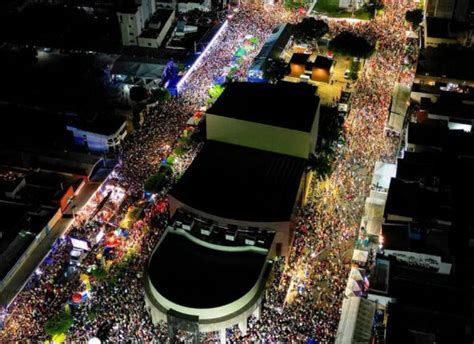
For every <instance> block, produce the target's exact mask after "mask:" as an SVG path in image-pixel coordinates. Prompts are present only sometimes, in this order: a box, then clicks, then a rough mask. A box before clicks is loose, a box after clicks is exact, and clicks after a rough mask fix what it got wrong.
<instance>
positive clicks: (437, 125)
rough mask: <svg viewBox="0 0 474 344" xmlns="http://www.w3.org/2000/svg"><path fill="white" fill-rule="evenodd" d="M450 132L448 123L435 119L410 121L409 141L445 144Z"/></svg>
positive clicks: (434, 144)
mask: <svg viewBox="0 0 474 344" xmlns="http://www.w3.org/2000/svg"><path fill="white" fill-rule="evenodd" d="M447 132H448V127H447V125H446V123H443V122H440V121H433V122H429V123H412V122H411V123H410V124H409V125H408V143H411V144H416V145H422V146H430V147H439V148H441V147H442V145H443V141H444V138H445V136H446V134H447Z"/></svg>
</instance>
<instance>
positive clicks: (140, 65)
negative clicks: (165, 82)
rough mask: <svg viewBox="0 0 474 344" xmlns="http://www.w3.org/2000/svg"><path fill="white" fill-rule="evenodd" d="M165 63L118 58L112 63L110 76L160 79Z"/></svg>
mask: <svg viewBox="0 0 474 344" xmlns="http://www.w3.org/2000/svg"><path fill="white" fill-rule="evenodd" d="M165 67H166V61H162V60H156V59H138V58H128V57H127V58H123V57H120V58H119V59H117V60H116V61H115V62H114V65H113V67H112V75H125V76H128V77H131V78H139V79H153V80H156V79H161V76H162V74H163V71H164V70H165Z"/></svg>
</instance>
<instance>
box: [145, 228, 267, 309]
mask: <svg viewBox="0 0 474 344" xmlns="http://www.w3.org/2000/svg"><path fill="white" fill-rule="evenodd" d="M265 261H266V254H265V253H258V252H253V251H229V252H227V251H224V250H217V249H213V248H210V247H205V246H203V245H200V244H199V243H198V242H194V241H191V240H190V239H188V238H187V237H186V236H184V235H182V234H179V233H177V232H174V231H168V232H167V233H166V235H165V237H164V238H163V239H162V241H161V242H160V244H159V246H158V248H157V249H156V251H155V253H154V254H153V256H152V258H151V261H150V265H149V269H148V275H149V278H150V280H151V282H152V284H153V286H154V287H155V288H156V290H157V291H158V292H159V293H160V294H161V295H163V296H164V297H165V298H167V299H168V300H170V301H172V302H174V303H176V304H179V305H181V306H186V307H190V308H214V307H219V306H224V305H227V304H229V303H232V302H234V301H236V300H237V299H239V298H241V297H242V296H244V295H245V294H246V293H247V292H249V291H250V289H252V287H253V286H254V285H255V283H256V282H257V281H258V278H259V275H260V273H261V271H262V269H263V268H264V264H265ZM171 262H172V264H171ZM217 281H219V283H216V282H217Z"/></svg>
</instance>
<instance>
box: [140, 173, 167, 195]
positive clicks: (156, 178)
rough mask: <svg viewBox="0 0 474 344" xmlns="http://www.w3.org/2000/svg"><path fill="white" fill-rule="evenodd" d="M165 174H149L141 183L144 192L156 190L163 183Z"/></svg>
mask: <svg viewBox="0 0 474 344" xmlns="http://www.w3.org/2000/svg"><path fill="white" fill-rule="evenodd" d="M165 180H166V175H165V174H164V173H156V174H153V175H152V176H150V177H149V178H148V179H147V180H146V181H145V184H144V185H143V189H144V190H145V192H157V191H159V190H160V189H161V187H162V186H163V185H164V182H165Z"/></svg>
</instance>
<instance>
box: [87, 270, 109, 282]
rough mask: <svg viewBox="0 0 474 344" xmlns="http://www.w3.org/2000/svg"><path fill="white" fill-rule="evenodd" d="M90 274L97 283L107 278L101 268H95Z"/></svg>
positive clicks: (105, 272)
mask: <svg viewBox="0 0 474 344" xmlns="http://www.w3.org/2000/svg"><path fill="white" fill-rule="evenodd" d="M91 274H92V276H94V277H95V279H96V280H97V281H103V280H104V279H105V277H107V271H105V270H104V269H103V268H95V269H94V270H92V271H91Z"/></svg>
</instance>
